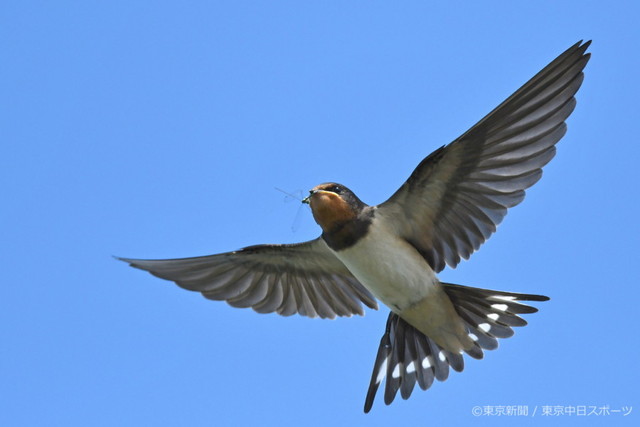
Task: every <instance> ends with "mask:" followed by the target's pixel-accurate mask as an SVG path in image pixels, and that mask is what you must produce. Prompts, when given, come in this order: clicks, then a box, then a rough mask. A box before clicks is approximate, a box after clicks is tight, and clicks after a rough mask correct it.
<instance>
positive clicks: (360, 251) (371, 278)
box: [335, 218, 438, 312]
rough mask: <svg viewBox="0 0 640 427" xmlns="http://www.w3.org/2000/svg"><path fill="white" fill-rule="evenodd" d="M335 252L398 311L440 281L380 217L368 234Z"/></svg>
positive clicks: (352, 271) (372, 289)
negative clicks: (387, 227) (382, 224)
mask: <svg viewBox="0 0 640 427" xmlns="http://www.w3.org/2000/svg"><path fill="white" fill-rule="evenodd" d="M335 254H336V256H337V257H338V258H339V259H340V260H341V261H342V262H343V263H344V265H345V266H346V267H347V268H348V269H349V271H351V273H352V274H353V275H354V276H355V277H356V278H357V279H358V280H359V281H360V283H362V284H363V285H364V286H365V287H366V288H367V289H369V291H370V292H371V293H372V294H373V295H375V297H376V298H378V299H379V300H380V301H382V302H383V303H384V304H385V305H387V306H388V307H389V308H391V309H392V310H393V311H395V312H400V311H402V310H404V309H406V308H407V307H409V306H411V305H413V304H414V303H416V302H418V301H420V300H422V299H423V298H425V297H426V296H427V295H428V294H429V293H431V292H433V291H434V290H435V287H436V285H437V283H438V279H437V278H436V276H435V274H434V272H433V270H432V269H431V267H430V266H429V264H427V262H426V261H425V260H424V258H422V256H421V255H420V254H419V253H418V251H416V250H415V248H414V247H413V246H411V245H410V244H409V243H407V242H406V241H404V240H402V239H399V238H397V237H395V236H394V235H393V234H392V233H391V232H389V231H388V230H387V229H385V228H384V227H382V226H381V224H380V221H379V220H378V221H376V218H374V219H373V223H372V224H371V226H370V227H369V230H368V233H367V235H366V236H365V237H363V238H362V239H360V240H359V241H358V242H357V243H356V244H355V245H353V246H352V247H350V248H347V249H343V250H341V251H338V252H336V253H335Z"/></svg>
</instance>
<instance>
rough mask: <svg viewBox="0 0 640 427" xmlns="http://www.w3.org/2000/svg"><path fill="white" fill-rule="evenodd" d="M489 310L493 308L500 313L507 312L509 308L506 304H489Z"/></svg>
mask: <svg viewBox="0 0 640 427" xmlns="http://www.w3.org/2000/svg"><path fill="white" fill-rule="evenodd" d="M491 308H495V309H496V310H500V311H507V308H509V306H508V305H507V304H491Z"/></svg>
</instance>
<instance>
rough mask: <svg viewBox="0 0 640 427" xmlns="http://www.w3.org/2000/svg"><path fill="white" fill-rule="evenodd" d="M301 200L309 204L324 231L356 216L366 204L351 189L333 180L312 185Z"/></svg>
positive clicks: (331, 229)
mask: <svg viewBox="0 0 640 427" xmlns="http://www.w3.org/2000/svg"><path fill="white" fill-rule="evenodd" d="M302 202H303V203H308V204H309V206H311V212H312V213H313V218H314V219H315V221H316V222H317V223H318V225H319V226H320V227H322V230H323V231H325V232H331V231H333V230H335V229H336V228H337V227H339V226H341V225H343V224H344V223H346V222H348V221H351V220H353V219H355V218H357V217H358V215H359V214H360V213H361V212H362V210H363V209H364V208H365V207H366V206H367V205H366V204H365V203H363V202H362V201H361V200H360V199H358V197H357V196H356V195H355V194H353V191H351V190H349V189H348V188H347V187H345V186H344V185H342V184H336V183H335V182H327V183H324V184H320V185H317V186H315V187H313V188H312V189H311V190H309V196H308V197H306V198H305V199H304V200H302Z"/></svg>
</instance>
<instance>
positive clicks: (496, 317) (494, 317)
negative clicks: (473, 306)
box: [487, 313, 500, 320]
mask: <svg viewBox="0 0 640 427" xmlns="http://www.w3.org/2000/svg"><path fill="white" fill-rule="evenodd" d="M487 317H488V318H489V319H491V320H498V319H499V318H500V315H498V314H496V313H490V314H487Z"/></svg>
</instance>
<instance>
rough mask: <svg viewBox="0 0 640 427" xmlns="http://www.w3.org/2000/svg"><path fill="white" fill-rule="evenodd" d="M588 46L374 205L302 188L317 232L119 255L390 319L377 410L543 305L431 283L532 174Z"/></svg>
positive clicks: (482, 236)
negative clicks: (217, 249)
mask: <svg viewBox="0 0 640 427" xmlns="http://www.w3.org/2000/svg"><path fill="white" fill-rule="evenodd" d="M588 46H589V43H588V42H587V43H585V44H582V43H577V44H576V45H574V46H572V47H571V48H569V49H568V50H567V51H565V52H564V53H563V54H562V55H560V56H559V57H558V58H556V59H555V60H554V61H553V62H551V63H550V64H549V65H548V66H547V67H545V68H544V69H543V70H542V71H540V72H539V73H538V74H537V75H536V76H534V77H533V78H532V79H531V80H530V81H529V82H527V83H526V84H525V85H524V86H522V87H521V88H520V89H519V90H518V91H516V92H515V93H514V94H513V95H512V96H510V97H509V98H508V99H507V100H506V101H504V102H503V103H502V104H501V105H500V106H498V107H497V108H496V109H495V110H493V111H492V112H491V113H490V114H489V115H487V116H486V117H485V118H483V119H482V120H480V122H478V123H477V124H476V125H475V126H473V127H472V128H471V129H470V130H469V131H467V132H466V133H464V134H463V135H462V136H460V137H459V138H457V139H456V140H455V141H453V142H452V143H451V144H449V145H446V146H443V147H441V148H439V149H437V150H436V151H434V152H433V153H431V154H430V155H429V156H427V157H426V158H425V159H424V160H423V161H422V162H421V163H420V164H419V165H418V167H417V168H416V169H415V170H414V172H413V173H412V174H411V176H410V177H409V179H408V180H407V181H406V182H405V183H404V184H403V185H402V187H400V189H398V191H396V193H394V194H393V195H392V196H391V197H390V198H389V199H388V200H387V201H386V202H384V203H382V204H379V205H375V206H369V205H367V204H366V203H364V202H362V201H361V200H360V199H359V198H358V197H357V196H356V195H355V194H354V193H353V192H352V191H351V190H349V189H348V188H347V187H345V186H344V185H341V184H336V183H325V184H321V185H318V186H316V187H314V188H313V189H312V190H311V191H310V195H309V197H308V198H307V199H305V201H306V202H308V203H309V204H310V206H311V210H312V213H313V216H314V219H315V220H316V222H317V223H318V224H319V225H320V227H321V228H322V235H321V236H320V237H319V238H317V239H315V240H311V241H309V242H304V243H299V244H290V245H257V246H251V247H248V248H244V249H241V250H238V251H234V252H228V253H223V254H217V255H210V256H204V257H197V258H182V259H172V260H136V259H124V258H122V260H123V261H126V262H129V263H130V264H131V265H132V266H134V267H137V268H141V269H143V270H147V271H149V272H150V273H152V274H154V275H156V276H158V277H161V278H164V279H168V280H173V281H175V282H176V283H177V284H178V285H180V286H181V287H183V288H186V289H189V290H194V291H199V292H201V293H202V294H203V295H204V296H205V297H207V298H210V299H214V300H225V301H227V302H228V303H229V304H231V305H232V306H235V307H252V308H253V309H254V310H256V311H258V312H260V313H267V312H276V313H279V314H282V315H291V314H294V313H299V314H301V315H305V316H309V317H323V318H325V317H328V318H333V317H335V316H351V315H353V314H363V310H362V304H364V305H366V306H368V307H370V308H374V309H376V308H377V304H376V298H377V299H378V300H380V301H381V302H382V303H384V304H385V305H386V306H387V307H389V309H390V310H391V313H390V315H389V320H388V321H387V327H386V330H385V333H384V335H383V337H382V339H381V341H380V346H379V349H378V354H377V356H376V361H375V364H374V370H373V374H372V377H371V382H370V385H369V390H368V393H367V398H366V401H365V412H368V411H369V410H370V409H371V406H372V404H373V400H374V397H375V395H376V392H377V389H378V387H379V385H380V384H381V383H382V381H383V380H386V386H385V389H384V400H385V403H387V404H389V403H391V401H393V399H394V397H395V395H396V394H397V392H398V391H400V393H401V395H402V397H403V398H405V399H406V398H408V397H409V395H411V392H412V390H413V388H414V386H415V384H418V385H419V386H420V387H421V388H422V389H427V388H429V387H430V386H431V384H432V383H433V380H434V379H438V380H440V381H443V380H445V379H446V378H447V376H448V373H449V367H451V368H452V369H454V370H456V371H461V370H462V369H463V367H464V363H463V358H462V353H466V354H468V355H469V356H471V357H474V358H477V359H480V358H482V357H483V350H493V349H495V348H496V347H497V345H498V343H497V338H507V337H509V336H511V335H513V330H512V329H511V328H512V327H514V326H524V325H526V322H525V321H524V320H523V319H522V318H521V317H519V314H523V313H533V312H535V311H537V309H535V308H533V307H530V306H528V305H524V304H521V303H519V302H518V301H545V300H547V299H548V298H547V297H544V296H541V295H532V294H520V293H514V292H504V291H493V290H489V289H481V288H472V287H466V286H460V285H453V284H449V283H441V282H440V281H439V280H438V278H437V276H436V275H437V273H439V272H440V271H442V270H443V269H444V268H445V266H447V265H448V266H449V267H451V268H454V267H455V266H456V265H457V264H458V263H459V262H460V260H461V259H467V258H469V256H470V255H471V254H472V253H473V252H474V251H475V250H477V249H478V248H479V247H480V245H481V244H482V243H484V242H485V241H486V240H487V239H488V238H489V237H490V236H491V235H492V234H493V233H494V232H495V230H496V227H497V225H498V224H499V223H500V222H501V221H502V219H503V218H504V216H505V215H506V213H507V209H508V208H511V207H513V206H515V205H517V204H519V203H520V202H521V201H522V200H523V199H524V196H525V190H526V189H527V188H529V187H530V186H532V185H533V184H535V183H536V182H537V181H538V180H539V179H540V177H541V175H542V170H541V169H542V167H543V166H544V165H545V164H546V163H547V162H549V161H550V160H551V159H552V158H553V156H554V155H555V144H556V143H557V142H558V141H559V140H560V139H561V138H562V136H563V135H564V133H565V131H566V125H565V123H564V121H565V119H566V118H567V117H568V116H569V115H570V114H571V112H572V111H573V109H574V107H575V98H574V94H575V93H576V92H577V90H578V89H579V87H580V85H581V83H582V79H583V73H582V70H583V68H584V67H585V65H586V63H587V61H588V60H589V54H588V53H585V51H586V49H587V47H588Z"/></svg>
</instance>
